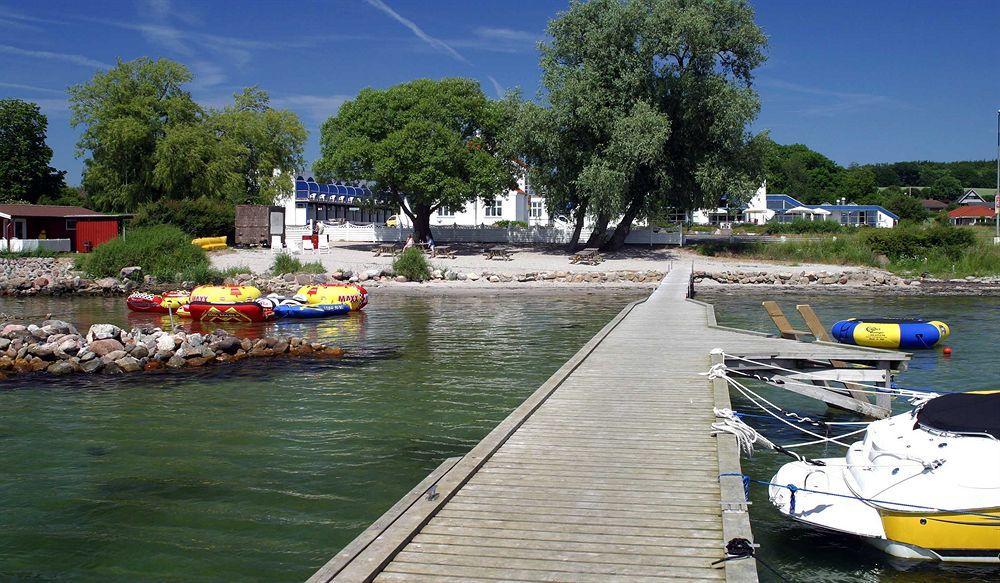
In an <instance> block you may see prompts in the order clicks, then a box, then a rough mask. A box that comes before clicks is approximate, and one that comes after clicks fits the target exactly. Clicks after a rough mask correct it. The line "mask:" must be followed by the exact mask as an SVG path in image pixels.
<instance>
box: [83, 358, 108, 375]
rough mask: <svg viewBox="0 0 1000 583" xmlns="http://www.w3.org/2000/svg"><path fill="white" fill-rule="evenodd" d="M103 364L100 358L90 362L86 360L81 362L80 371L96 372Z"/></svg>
mask: <svg viewBox="0 0 1000 583" xmlns="http://www.w3.org/2000/svg"><path fill="white" fill-rule="evenodd" d="M102 364H103V363H102V362H101V360H100V359H99V358H92V359H90V360H84V361H81V362H80V370H82V371H83V372H96V371H97V369H99V368H101V365H102Z"/></svg>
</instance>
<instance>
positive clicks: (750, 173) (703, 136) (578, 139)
mask: <svg viewBox="0 0 1000 583" xmlns="http://www.w3.org/2000/svg"><path fill="white" fill-rule="evenodd" d="M548 34H549V37H550V40H549V41H548V42H546V43H543V44H542V45H541V52H542V57H541V67H542V70H543V76H542V84H543V85H544V88H545V92H544V95H543V97H544V101H546V102H547V103H546V104H545V105H546V107H543V108H538V107H534V106H531V105H522V107H521V115H520V116H519V121H518V126H517V128H518V131H517V133H518V136H519V137H518V140H517V141H519V142H521V143H520V144H519V146H520V147H521V149H522V151H523V152H525V156H526V157H527V158H528V159H527V162H528V163H529V165H530V166H531V167H532V178H533V179H534V180H535V184H536V186H539V187H540V188H541V189H542V190H543V191H544V192H545V193H546V195H551V196H553V200H555V201H557V203H558V204H559V205H566V207H567V208H569V209H570V210H571V211H572V212H573V214H574V216H575V218H576V219H577V221H578V224H579V223H582V216H583V215H584V214H586V215H589V216H592V217H594V218H595V221H596V224H595V228H594V230H593V234H592V236H591V240H590V241H589V242H588V245H590V246H593V245H601V246H603V247H605V248H612V249H614V248H618V247H621V245H623V244H624V241H625V237H626V236H627V235H628V232H629V229H630V228H631V225H632V223H633V221H635V220H636V219H637V218H642V217H649V216H654V215H655V214H657V213H659V212H661V211H664V210H666V209H668V208H670V209H676V210H690V209H696V208H704V207H715V206H717V205H718V203H719V200H720V198H721V197H722V196H723V195H728V196H729V200H730V201H732V200H734V199H737V198H738V197H740V196H741V195H748V194H749V193H752V192H753V191H754V190H755V189H756V187H757V185H759V180H760V178H761V175H762V172H761V161H760V153H759V152H760V150H761V144H760V142H761V139H760V137H757V136H753V135H751V134H750V133H749V132H748V130H747V126H748V124H749V123H750V122H751V121H752V120H753V119H754V118H755V117H756V115H757V113H758V110H759V101H758V98H757V95H756V93H755V92H754V91H753V89H752V87H751V83H752V79H753V77H752V71H753V70H754V68H756V67H757V66H758V65H760V64H761V63H762V62H763V60H764V54H763V49H764V46H765V38H764V33H763V32H762V31H761V29H760V28H759V27H758V26H757V25H756V24H755V23H754V14H753V10H752V9H751V8H750V6H749V5H748V4H747V2H745V1H742V0H590V1H587V2H583V1H574V2H573V3H572V4H571V5H570V7H569V9H568V10H567V11H565V12H563V13H561V14H559V15H558V16H557V17H556V18H555V19H554V20H552V21H551V22H550V23H549V26H548ZM615 220H617V221H618V226H617V228H615V230H614V231H613V232H611V233H609V232H608V225H609V224H611V223H612V222H613V221H615Z"/></svg>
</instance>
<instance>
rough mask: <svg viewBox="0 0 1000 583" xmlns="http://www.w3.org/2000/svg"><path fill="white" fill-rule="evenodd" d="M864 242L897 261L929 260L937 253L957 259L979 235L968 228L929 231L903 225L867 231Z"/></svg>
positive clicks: (931, 228) (930, 228)
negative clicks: (926, 258)
mask: <svg viewBox="0 0 1000 583" xmlns="http://www.w3.org/2000/svg"><path fill="white" fill-rule="evenodd" d="M862 242H863V243H864V245H865V246H867V247H868V248H869V249H871V250H872V252H874V253H877V254H881V255H885V256H886V257H888V258H889V259H893V260H898V259H903V258H907V257H911V258H921V257H927V256H928V255H930V254H933V253H942V254H944V255H945V256H947V257H950V258H952V259H957V258H959V257H961V256H962V253H964V252H965V250H966V249H967V248H969V247H971V246H972V245H973V244H974V243H975V242H976V236H975V235H974V234H973V233H972V232H971V231H969V230H967V229H959V228H956V227H949V226H945V225H940V224H937V225H933V226H931V227H927V228H921V227H918V226H915V225H900V226H898V227H896V228H895V229H872V230H869V231H866V232H865V233H864V234H863V235H862Z"/></svg>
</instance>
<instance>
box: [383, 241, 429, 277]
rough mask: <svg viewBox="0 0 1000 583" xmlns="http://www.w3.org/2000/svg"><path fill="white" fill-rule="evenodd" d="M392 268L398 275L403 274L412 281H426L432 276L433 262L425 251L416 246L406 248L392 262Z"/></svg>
mask: <svg viewBox="0 0 1000 583" xmlns="http://www.w3.org/2000/svg"><path fill="white" fill-rule="evenodd" d="M392 270H393V272H395V273H396V275H402V276H404V277H406V279H409V280H411V281H425V280H428V279H430V278H431V264H430V263H429V262H428V261H427V258H426V257H424V252H423V251H421V250H420V249H417V248H416V247H410V248H409V249H406V250H404V251H403V252H402V253H401V254H400V255H399V257H397V258H396V260H395V261H393V262H392Z"/></svg>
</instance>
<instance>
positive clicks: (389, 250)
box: [372, 243, 399, 257]
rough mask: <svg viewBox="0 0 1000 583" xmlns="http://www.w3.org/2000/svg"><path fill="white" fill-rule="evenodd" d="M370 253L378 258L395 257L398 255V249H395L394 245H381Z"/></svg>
mask: <svg viewBox="0 0 1000 583" xmlns="http://www.w3.org/2000/svg"><path fill="white" fill-rule="evenodd" d="M372 253H374V254H375V257H379V256H381V255H391V256H393V257H395V256H396V255H397V254H398V253H399V247H397V246H396V244H395V243H381V244H379V245H376V246H375V247H374V248H373V249H372Z"/></svg>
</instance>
